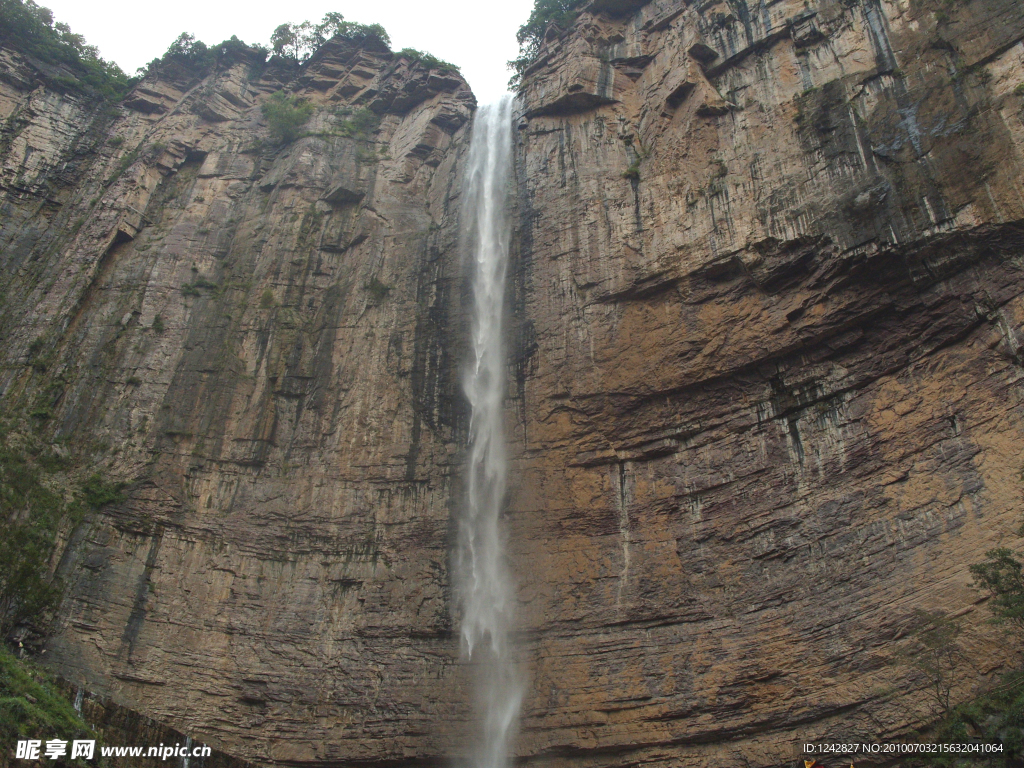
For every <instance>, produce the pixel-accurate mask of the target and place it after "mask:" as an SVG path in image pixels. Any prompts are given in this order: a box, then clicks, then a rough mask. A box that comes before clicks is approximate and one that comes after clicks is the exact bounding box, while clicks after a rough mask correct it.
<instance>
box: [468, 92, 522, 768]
mask: <svg viewBox="0 0 1024 768" xmlns="http://www.w3.org/2000/svg"><path fill="white" fill-rule="evenodd" d="M511 165H512V97H511V96H504V97H503V98H502V99H501V100H500V101H499V102H498V103H496V104H490V105H487V106H484V107H481V108H480V109H479V110H478V111H477V114H476V118H475V120H474V123H473V138H472V142H471V144H470V149H469V161H468V166H467V169H466V186H465V193H464V194H465V197H464V200H463V209H462V242H463V245H464V247H465V248H466V249H467V252H468V254H469V255H470V256H471V261H472V266H473V324H472V358H471V366H470V368H469V370H468V371H467V372H466V376H465V380H464V383H463V386H464V389H465V392H466V397H467V398H468V399H469V404H470V409H471V410H470V413H471V415H470V422H469V464H468V467H467V494H466V496H467V498H466V508H465V512H464V514H463V516H462V519H461V525H460V530H459V549H458V553H457V559H456V566H457V579H458V584H457V586H458V590H459V598H460V603H461V609H462V644H463V652H464V654H465V655H466V656H467V657H468V658H469V660H470V661H471V662H472V663H473V668H474V670H473V671H474V674H475V679H474V704H475V707H476V711H477V715H478V717H479V719H480V725H481V731H480V733H479V738H478V743H477V747H476V751H475V754H474V759H473V766H474V768H503V766H505V765H506V764H507V762H508V751H509V742H510V740H511V738H512V736H513V735H514V733H515V725H516V721H517V719H518V716H519V705H520V702H521V701H522V696H523V690H522V685H521V683H520V681H519V679H518V677H517V674H516V669H515V666H514V664H513V661H512V658H511V648H510V647H509V645H510V643H509V632H510V629H511V620H512V603H513V600H514V596H515V591H514V588H513V585H512V576H511V573H510V571H509V568H508V565H507V563H506V559H505V546H504V534H503V532H502V529H501V526H500V520H499V518H500V516H501V507H502V504H503V502H504V498H505V483H506V476H507V472H508V469H507V458H506V454H505V430H504V400H505V347H504V343H503V340H502V335H503V322H502V320H503V312H504V298H505V271H506V263H507V261H508V251H509V219H508V184H509V172H510V170H511Z"/></svg>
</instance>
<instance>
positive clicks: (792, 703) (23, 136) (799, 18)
mask: <svg viewBox="0 0 1024 768" xmlns="http://www.w3.org/2000/svg"><path fill="white" fill-rule="evenodd" d="M1022 38H1024V10H1022V8H1021V6H1020V5H1019V4H1017V3H1014V2H1010V0H973V2H971V3H946V2H931V0H910V2H903V3H887V2H882V1H881V0H843V1H842V2H837V1H834V0H833V1H828V2H826V1H825V0H820V2H818V3H813V2H812V3H809V4H808V3H804V2H799V3H797V2H788V0H781V2H762V3H760V4H753V3H747V2H745V0H724V1H723V2H716V0H711V1H710V2H695V3H688V2H687V3H684V2H680V1H679V0H674V1H672V0H652V2H647V3H644V2H642V0H594V2H592V3H590V4H589V5H588V6H587V7H586V8H585V9H584V11H583V12H582V14H581V15H580V17H579V19H578V20H577V21H576V23H575V24H574V26H573V27H572V28H571V29H569V30H566V31H565V32H560V31H558V30H556V29H552V30H551V31H550V33H549V35H548V39H547V41H546V43H545V46H544V48H543V49H542V50H541V53H540V55H539V57H538V59H537V61H536V62H535V63H534V65H533V66H532V67H531V69H530V70H529V71H528V72H527V73H526V75H525V77H524V80H523V86H522V93H521V99H520V107H519V111H518V115H517V119H516V128H517V131H516V134H517V142H516V167H515V173H516V177H517V193H518V194H517V196H516V197H517V208H516V211H515V221H516V224H515V231H514V238H515V248H514V254H513V267H512V274H511V281H512V288H511V289H510V292H511V295H510V305H511V307H512V310H511V314H512V318H511V324H512V327H513V334H512V339H511V340H510V348H511V361H510V370H509V377H510V398H509V409H508V418H509V425H510V434H512V435H513V436H514V444H513V446H512V448H513V451H512V453H513V457H514V469H515V471H514V476H513V479H512V480H513V488H514V490H513V493H512V497H511V499H510V503H509V512H508V523H509V528H510V541H511V545H512V565H513V567H514V569H515V570H516V571H517V573H518V578H519V584H520V588H519V601H520V610H519V620H520V627H521V643H520V653H521V660H522V664H523V669H524V672H525V674H526V676H527V677H528V679H529V686H530V687H529V692H528V695H527V697H526V700H525V703H524V719H523V723H522V728H521V732H520V735H519V739H518V742H517V747H516V750H517V754H518V756H519V757H520V758H521V759H522V760H523V761H525V762H530V763H537V764H540V763H544V764H550V765H565V766H569V765H573V766H581V767H582V766H627V765H635V764H639V763H652V764H664V765H671V766H682V765H694V766H697V765H711V764H714V765H719V764H747V765H754V766H769V765H777V764H781V763H784V762H788V761H790V760H791V759H792V758H793V756H794V748H797V747H798V746H799V745H800V744H802V743H804V742H806V741H812V740H816V739H817V740H821V739H824V738H828V739H829V740H837V739H850V740H853V739H856V740H862V741H876V740H879V739H884V738H890V737H897V736H901V735H904V734H907V733H909V732H910V731H911V730H912V729H914V728H916V727H918V726H920V725H922V724H924V723H926V722H928V721H929V720H930V719H931V718H932V717H933V716H934V713H935V712H934V709H933V707H932V706H931V703H930V701H929V698H928V695H927V691H926V690H924V685H925V682H924V680H923V679H922V677H921V675H920V674H919V673H918V672H915V670H914V668H913V666H912V665H911V664H908V663H907V662H906V658H905V656H904V655H903V654H904V653H905V652H906V651H909V650H910V649H911V648H912V647H913V631H914V629H915V627H916V626H918V625H919V618H917V616H916V613H915V612H916V611H918V610H937V609H941V610H945V611H947V612H948V613H951V614H954V615H957V616H959V617H960V618H961V619H962V621H963V623H964V626H965V631H964V634H963V635H962V637H961V642H962V644H963V646H964V648H965V650H966V651H967V652H968V653H969V655H970V656H971V657H972V658H973V660H974V661H975V662H976V663H977V665H978V667H979V672H980V677H979V676H978V675H976V674H973V673H972V674H971V675H970V676H966V675H965V676H963V677H962V678H958V680H957V681H956V688H955V694H956V695H958V696H967V695H969V694H970V693H971V692H972V686H973V685H976V684H978V683H981V682H984V680H985V679H986V676H988V678H989V679H991V678H992V676H994V675H996V674H997V673H998V672H999V670H1000V664H1002V663H1004V662H1005V661H1006V660H1007V659H1008V658H1009V656H1010V650H1011V649H1009V648H1007V646H1006V643H1005V642H1004V640H1003V635H1002V634H1001V632H1000V631H999V630H998V629H997V628H994V627H992V626H990V625H987V624H986V623H985V621H984V619H985V618H987V616H988V612H987V609H986V607H985V606H984V604H983V603H982V602H979V593H977V592H976V591H974V590H973V589H971V587H970V581H971V580H970V575H969V572H968V565H969V564H971V563H974V562H978V561H979V560H981V559H982V557H983V555H984V552H985V551H986V550H987V549H989V548H990V547H992V546H995V545H997V544H1003V545H1009V546H1013V545H1017V544H1018V543H1019V539H1017V538H1016V534H1015V531H1016V530H1017V527H1018V525H1019V524H1020V522H1021V520H1020V519H1019V518H1020V512H1021V509H1022V508H1024V503H1022V486H1021V482H1020V479H1019V475H1020V472H1021V470H1022V467H1021V460H1020V450H1019V446H1020V445H1021V439H1022V436H1024V435H1022V432H1024V410H1022V402H1021V391H1022V390H1021V383H1020V382H1021V375H1022V363H1024V359H1022V356H1021V339H1022V324H1024V299H1022V297H1021V295H1022V288H1024V272H1022V269H1024V262H1022V254H1024V226H1022V221H1024V199H1022V190H1021V188H1020V182H1019V177H1020V171H1021V165H1022V162H1024V157H1022V146H1024V122H1022V115H1024V46H1022V44H1021V39H1022ZM3 65H4V75H3V79H2V82H0V110H2V115H3V117H4V118H5V120H6V123H5V126H4V131H3V135H2V139H0V150H2V163H3V164H2V167H0V181H2V184H3V189H2V195H3V197H2V200H0V206H2V209H0V210H2V216H3V222H4V224H3V229H2V231H0V248H2V251H0V253H2V256H0V259H2V260H3V268H4V274H5V276H6V281H5V284H4V285H3V286H2V290H3V291H4V293H3V303H2V304H0V334H2V338H3V344H2V350H0V354H2V359H3V368H2V370H0V387H2V392H3V398H4V406H5V408H6V409H8V412H13V411H18V412H19V413H23V414H24V415H25V417H26V418H30V417H31V418H32V419H33V420H34V421H35V422H37V423H38V424H39V427H38V429H39V430H40V431H42V432H46V433H48V434H51V435H52V437H53V439H54V440H56V441H66V443H67V444H68V446H69V447H70V449H71V450H73V451H74V452H75V453H76V454H77V455H79V456H80V457H83V460H87V461H89V462H91V463H92V464H93V465H95V466H97V467H100V468H102V470H103V471H104V472H105V473H106V474H107V475H109V476H110V477H111V478H112V479H120V480H124V481H126V482H129V483H130V484H129V486H128V488H127V489H126V494H127V498H126V501H125V502H124V503H123V504H120V505H118V506H115V507H112V508H108V509H107V510H105V511H104V512H103V513H102V514H98V515H96V516H95V518H94V519H93V520H91V521H90V522H89V524H88V525H86V526H83V527H81V528H80V529H78V530H76V531H75V532H73V534H72V535H71V536H70V539H69V542H68V546H67V548H66V553H65V556H64V558H63V560H62V562H61V563H60V573H61V574H62V575H63V576H64V578H65V579H66V581H67V583H68V585H69V591H68V597H67V599H66V600H65V603H64V605H63V606H62V609H61V612H60V621H59V626H58V632H57V634H56V635H55V636H54V637H53V638H52V640H51V641H50V643H49V646H48V655H49V658H50V659H51V660H52V661H51V663H52V665H53V666H54V667H55V669H56V670H57V671H58V672H60V673H61V674H62V675H63V676H65V677H66V678H67V679H69V680H72V681H74V682H75V683H80V684H83V685H85V686H87V687H88V688H90V689H91V690H95V691H96V692H97V693H99V694H102V695H104V696H108V697H110V698H111V699H113V700H114V701H116V702H118V703H119V704H122V705H126V706H128V707H132V708H134V709H136V710H138V711H139V712H141V713H143V714H145V715H147V716H150V717H153V718H156V719H157V720H160V721H162V722H165V723H168V724H170V725H171V726H173V727H174V728H176V729H177V730H178V731H180V732H182V733H188V734H190V735H193V736H195V737H199V738H202V739H204V740H208V741H209V742H210V743H213V744H216V745H217V746H218V747H219V748H221V749H223V750H224V751H225V752H227V753H229V754H232V755H237V756H240V757H243V758H245V759H249V760H253V761H256V762H285V763H291V764H297V763H315V762H325V763H342V762H355V761H359V762H366V763H389V764H395V763H409V764H423V765H425V764H439V763H440V762H443V761H445V760H447V759H448V758H449V757H450V756H451V755H452V754H455V753H459V752H460V751H461V750H462V749H463V748H464V746H465V742H464V740H463V736H462V733H463V731H464V729H463V727H462V726H463V723H464V722H465V719H466V717H468V714H467V712H466V710H465V699H466V697H465V690H464V689H465V679H464V675H463V671H460V668H459V666H458V663H457V658H458V648H457V641H456V639H455V638H454V637H453V635H452V633H451V626H452V617H451V597H450V592H449V586H450V579H449V569H448V556H449V551H450V545H451V538H450V530H451V525H452V523H451V521H452V519H453V515H454V512H455V509H456V507H457V505H458V503H459V500H460V491H459V488H458V482H459V476H460V471H461V470H460V467H461V455H460V451H461V446H462V445H463V440H464V434H465V432H464V427H465V413H464V408H463V406H462V404H461V399H460V396H459V395H458V378H459V363H460V361H461V359H462V358H461V350H462V349H465V348H466V346H467V345H466V341H465V339H464V318H463V313H462V310H461V307H462V305H463V302H464V290H465V283H464V279H465V276H466V269H465V265H464V264H462V263H461V262H460V260H459V257H458V253H457V252H458V248H457V244H458V243H457V240H458V238H457V234H456V224H457V222H456V214H455V212H456V210H457V206H456V204H455V203H456V200H457V198H458V196H459V193H460V183H461V167H460V158H461V156H462V152H463V151H464V149H465V147H466V142H465V138H466V136H467V133H468V131H469V126H470V117H471V111H472V107H473V100H472V95H471V94H470V93H469V91H468V89H467V88H466V86H465V84H464V83H463V82H462V81H461V80H460V79H459V78H457V77H454V76H452V75H451V74H450V73H445V72H443V71H439V70H427V69H425V68H424V67H423V66H422V65H417V64H415V63H414V62H410V61H409V60H406V59H402V58H401V57H398V56H395V55H394V54H391V53H389V52H387V51H385V50H383V49H374V48H372V47H370V48H369V49H363V50H359V49H356V48H354V47H352V46H348V45H345V44H343V43H341V42H338V41H334V42H332V43H329V44H328V46H326V47H325V48H324V49H322V50H321V51H320V52H318V53H317V54H316V55H315V56H314V58H313V59H312V60H311V61H310V62H309V64H307V65H306V66H305V67H303V68H290V67H286V66H284V65H281V64H272V65H270V66H267V67H262V66H261V65H260V64H259V62H258V61H257V60H255V59H251V60H250V59H249V58H247V57H246V55H243V54H236V55H235V56H234V58H230V57H229V58H228V59H227V60H226V61H223V62H222V63H221V64H220V65H219V67H218V69H217V70H216V71H215V72H213V73H212V74H203V75H199V74H197V73H193V72H189V71H187V70H180V69H167V70H165V71H164V72H163V73H162V74H161V75H160V76H158V77H153V78H149V79H147V80H145V81H143V82H142V83H140V84H139V86H137V87H136V89H135V90H134V91H133V93H132V94H131V95H130V96H129V98H128V99H127V100H126V101H125V103H124V104H123V105H122V106H120V107H118V108H117V109H110V108H104V107H102V106H97V105H95V104H92V103H90V102H89V101H88V100H86V99H82V98H79V97H76V96H74V95H68V94H62V93H60V92H59V91H58V90H56V89H54V88H53V87H50V86H48V85H47V84H46V81H45V78H42V79H41V77H40V75H39V69H38V67H37V66H36V64H34V63H33V62H31V61H27V60H25V59H23V58H22V57H20V56H19V55H18V54H16V53H14V52H10V51H5V52H4V53H3ZM281 89H284V90H286V92H288V93H295V94H299V95H301V96H302V97H304V98H306V99H308V100H309V101H310V102H312V103H313V104H314V105H315V106H316V110H315V112H314V114H313V115H312V117H311V119H310V121H309V123H307V125H306V126H304V128H303V131H304V132H305V133H306V135H304V136H303V137H301V138H299V139H298V140H297V141H295V142H294V143H291V144H289V145H286V146H283V147H282V146H278V145H277V144H275V143H274V141H273V139H272V137H271V135H270V133H269V131H268V128H267V125H266V121H265V119H264V118H263V116H262V113H261V110H260V105H261V104H262V103H264V101H265V100H266V99H267V98H269V96H270V94H271V93H273V92H275V91H277V90H281ZM361 110H368V111H369V113H370V114H372V115H374V116H375V118H374V120H373V121H369V122H367V121H365V120H364V119H363V118H365V116H366V113H365V112H362V111H361ZM357 118H358V119H357ZM374 123H377V124H376V125H374ZM32 414H34V416H32Z"/></svg>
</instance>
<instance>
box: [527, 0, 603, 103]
mask: <svg viewBox="0 0 1024 768" xmlns="http://www.w3.org/2000/svg"><path fill="white" fill-rule="evenodd" d="M584 2H585V0H535V2H534V4H533V12H532V13H531V14H530V18H529V19H527V21H526V23H525V24H523V26H521V27H520V28H519V31H518V32H516V40H517V41H518V43H519V57H518V58H516V59H513V60H512V61H510V62H509V63H508V68H509V69H511V70H512V71H513V72H514V73H515V74H513V75H512V78H511V79H510V80H509V81H508V85H509V87H510V88H518V87H519V83H520V81H521V80H522V78H523V73H524V72H526V70H527V69H529V67H530V65H531V64H532V63H533V61H534V59H536V58H537V54H538V53H539V52H540V47H541V45H542V44H543V42H544V35H545V34H547V31H548V27H549V26H550V25H552V24H554V25H556V26H558V27H560V28H561V29H568V27H569V25H570V24H572V23H573V22H574V21H575V20H576V17H577V16H578V15H579V13H580V10H581V9H582V8H583V4H584Z"/></svg>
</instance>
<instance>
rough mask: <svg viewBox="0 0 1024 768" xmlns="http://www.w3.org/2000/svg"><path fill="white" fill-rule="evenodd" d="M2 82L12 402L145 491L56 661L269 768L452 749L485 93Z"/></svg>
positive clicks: (362, 59)
mask: <svg viewBox="0 0 1024 768" xmlns="http://www.w3.org/2000/svg"><path fill="white" fill-rule="evenodd" d="M6 55H7V57H8V58H7V61H8V65H9V67H10V72H9V74H8V76H7V77H6V78H5V80H4V81H3V83H2V84H0V85H2V92H3V94H2V97H0V104H2V105H3V109H4V114H3V116H4V117H5V118H6V121H7V122H6V130H5V133H4V147H3V149H4V153H3V166H2V169H0V178H2V179H3V185H4V186H3V200H2V206H3V214H2V215H3V220H4V228H3V232H2V234H0V243H2V246H0V247H2V253H3V271H4V275H5V285H4V297H3V304H2V305H0V313H2V314H0V328H2V331H0V334H2V336H3V339H4V344H3V369H2V372H0V375H2V378H0V387H2V390H3V397H4V404H5V406H6V407H7V409H8V411H9V412H23V413H25V414H28V413H32V414H34V416H35V419H34V420H35V421H36V422H37V423H39V424H40V425H41V426H40V427H39V429H42V430H46V431H48V432H49V433H51V434H52V436H53V439H54V440H55V441H58V442H60V441H63V442H66V443H67V444H68V445H69V446H70V448H71V449H72V451H73V452H74V453H75V455H77V456H79V457H83V458H82V460H84V461H87V462H91V464H92V465H93V466H95V467H97V468H98V469H99V470H100V471H101V472H103V474H104V477H105V478H106V479H109V480H121V481H124V482H127V483H128V484H129V485H128V487H127V488H126V489H125V495H126V500H125V501H124V502H123V503H122V504H119V505H114V506H112V507H109V508H107V509H106V510H105V511H104V513H103V514H100V515H97V516H95V519H92V520H91V521H89V523H88V524H87V525H85V526H82V527H80V528H79V529H77V530H76V531H75V532H74V533H73V535H72V537H71V541H70V544H69V546H68V548H67V552H66V554H65V556H64V558H63V560H62V562H61V564H60V569H59V571H60V574H61V575H62V576H63V578H64V579H65V581H66V583H67V585H68V594H67V597H66V599H65V602H64V604H63V607H62V609H61V612H60V617H59V623H58V631H57V633H56V635H55V636H54V637H53V638H52V640H51V641H50V643H49V644H48V653H49V656H48V657H47V658H49V659H51V660H52V665H53V667H54V668H55V670H56V671H57V672H59V673H60V674H61V675H63V676H64V677H65V678H67V679H69V680H71V681H72V682H74V683H77V684H81V685H83V686H85V687H86V688H88V689H89V690H90V691H95V692H97V693H98V694H101V695H103V696H107V697H109V698H111V699H113V700H114V701H116V702H118V703H120V704H123V705H126V706H128V707H131V708H134V709H136V710H138V711H139V712H141V713H143V714H145V715H148V716H150V717H153V718H156V719H157V720H160V721H162V722H165V723H168V724H171V725H173V727H175V728H176V729H177V730H179V731H181V732H183V733H186V734H188V735H191V736H194V737H195V738H196V739H199V740H204V741H208V742H210V743H212V744H214V745H216V746H218V747H219V748H222V749H224V750H225V751H228V752H230V753H232V754H235V755H239V756H241V757H244V758H246V759H252V760H257V761H285V762H295V763H297V762H309V761H331V760H335V761H336V760H342V759H345V760H403V759H408V758H410V757H414V756H418V755H421V754H431V755H436V754H439V753H441V752H443V751H444V750H446V749H448V748H449V745H450V743H451V742H452V738H451V737H450V734H449V733H447V732H446V731H438V729H437V723H443V722H446V721H452V720H455V719H457V717H456V715H455V714H454V713H455V712H456V711H457V708H458V706H459V699H458V698H457V697H450V696H440V695H437V693H436V691H437V690H438V688H439V686H440V687H444V685H445V681H447V680H448V679H449V677H451V669H452V667H453V665H454V663H455V661H456V659H457V654H458V650H457V645H456V644H455V643H454V642H452V641H451V637H450V634H451V618H450V615H449V607H448V583H449V580H448V576H447V570H448V549H449V548H448V536H449V526H450V519H451V506H452V498H453V493H455V491H454V490H453V489H454V488H455V487H456V479H455V477H454V475H455V472H456V470H457V468H458V466H459V458H458V457H459V452H460V446H461V444H462V440H461V438H460V437H459V435H460V434H461V429H462V428H461V426H460V424H461V422H462V420H463V409H462V405H461V403H460V401H459V399H458V398H457V397H456V395H455V391H456V388H457V381H456V378H457V371H458V363H459V362H461V358H460V355H461V354H462V349H464V346H465V345H464V344H461V345H460V340H461V338H462V337H463V334H462V331H461V328H462V325H461V322H462V321H461V319H460V318H461V312H460V309H459V307H460V306H461V291H462V282H461V281H460V279H459V276H460V274H461V272H460V268H459V264H458V260H457V254H456V248H455V244H456V231H455V224H456V222H455V211H456V210H457V206H456V205H455V203H454V201H455V200H456V198H457V196H458V188H457V186H456V185H455V180H456V179H458V178H459V175H460V173H461V171H460V166H459V158H460V153H461V151H462V147H463V145H464V142H463V140H462V139H463V136H464V135H465V134H466V132H467V131H468V129H469V121H470V117H471V114H472V110H473V108H474V106H475V101H474V98H473V96H472V93H471V92H470V91H469V89H468V87H467V86H466V84H465V82H464V81H463V80H462V79H461V77H459V76H458V75H456V74H453V73H452V72H451V71H445V70H439V69H428V68H426V67H424V66H423V65H422V64H419V63H417V62H414V61H410V60H409V59H407V58H402V57H399V56H397V55H395V54H392V53H390V52H389V51H388V50H387V49H385V48H383V47H380V48H377V49H375V48H373V47H369V48H368V47H366V46H362V47H356V46H353V45H350V44H348V43H345V42H343V41H339V40H335V41H332V42H330V43H328V44H327V45H326V46H324V47H322V48H321V49H320V50H319V51H318V52H317V53H316V55H315V56H314V57H313V58H312V59H311V60H310V61H309V62H308V63H306V64H305V65H304V66H303V67H301V68H298V67H294V66H288V65H286V64H285V63H281V62H277V63H274V62H272V63H271V64H270V65H266V66H264V65H263V64H262V63H261V61H260V60H259V59H258V58H257V57H255V56H248V55H246V54H238V55H235V56H234V57H233V58H230V59H228V60H227V61H222V62H221V63H220V65H219V66H218V67H217V69H216V71H214V72H213V73H208V74H205V75H203V74H202V73H195V72H190V71H188V70H186V69H183V68H181V67H164V68H163V71H162V72H161V73H160V74H159V75H157V76H154V77H150V78H147V79H146V80H144V81H143V82H142V83H140V84H139V85H138V86H137V87H136V88H135V90H134V91H133V93H132V94H131V95H130V96H129V97H128V99H127V100H126V101H125V102H124V104H123V105H122V106H120V107H117V108H111V107H104V106H96V105H95V104H94V103H90V101H89V100H88V99H85V98H82V97H78V96H75V95H74V94H73V93H71V94H61V93H59V92H57V91H55V90H54V89H52V88H49V87H47V86H46V85H45V83H43V84H40V82H39V77H38V76H37V73H36V71H35V70H34V69H33V66H32V63H31V62H29V61H25V60H21V59H19V57H18V56H17V54H14V53H8V54H6ZM11 72H13V74H11ZM281 89H284V90H285V91H286V93H288V94H293V95H296V96H298V97H301V98H303V99H305V100H307V102H308V103H310V104H312V105H314V107H315V110H314V112H313V114H312V115H311V117H310V119H309V120H308V122H307V123H306V124H305V125H304V126H303V127H302V131H303V135H302V136H301V137H300V138H298V139H297V140H295V141H294V142H292V143H289V144H287V145H285V146H280V145H279V144H278V143H277V142H276V140H275V138H274V137H273V136H272V135H271V132H270V131H269V130H268V126H267V121H266V119H265V118H264V117H263V114H262V111H261V108H260V107H261V104H263V103H265V101H266V100H267V99H268V98H269V97H270V94H272V93H273V92H275V91H278V90H281Z"/></svg>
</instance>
